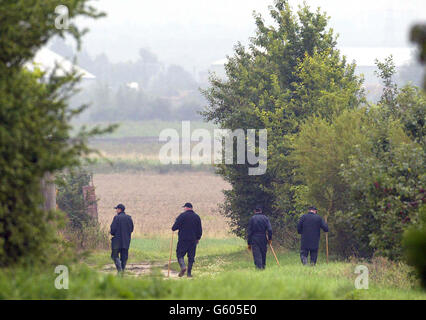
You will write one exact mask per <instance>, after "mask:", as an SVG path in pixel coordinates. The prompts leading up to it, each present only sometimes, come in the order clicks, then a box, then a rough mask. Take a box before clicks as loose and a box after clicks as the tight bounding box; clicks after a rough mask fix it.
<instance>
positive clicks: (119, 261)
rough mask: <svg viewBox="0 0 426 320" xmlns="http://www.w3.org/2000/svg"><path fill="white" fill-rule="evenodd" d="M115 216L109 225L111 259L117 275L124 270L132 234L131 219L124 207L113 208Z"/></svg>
mask: <svg viewBox="0 0 426 320" xmlns="http://www.w3.org/2000/svg"><path fill="white" fill-rule="evenodd" d="M114 209H115V210H116V213H117V215H116V216H115V217H114V220H113V221H112V223H111V231H110V233H111V235H112V236H113V237H112V239H111V249H112V253H111V258H112V260H113V261H114V263H115V266H116V268H117V271H118V273H122V272H123V271H124V269H125V268H126V262H127V258H128V256H129V247H130V240H131V234H132V232H133V220H132V217H131V216H129V215H127V214H126V213H125V212H124V210H125V209H126V208H125V207H124V205H122V204H119V205H117V206H116V207H114Z"/></svg>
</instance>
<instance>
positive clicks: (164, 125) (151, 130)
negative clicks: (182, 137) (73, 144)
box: [74, 120, 215, 139]
mask: <svg viewBox="0 0 426 320" xmlns="http://www.w3.org/2000/svg"><path fill="white" fill-rule="evenodd" d="M110 124H118V125H119V127H118V128H117V129H116V130H115V131H114V132H113V133H111V134H106V135H103V136H102V138H109V139H111V138H128V137H158V136H159V135H160V132H161V131H162V130H164V129H175V130H177V131H178V132H179V133H180V132H181V130H182V122H181V121H161V120H147V121H126V122H90V123H86V124H84V126H86V127H87V128H88V129H90V128H93V127H95V126H101V127H106V126H108V125H110ZM82 126H83V124H75V125H74V128H75V129H74V132H76V131H77V130H78V129H79V128H80V127H82ZM190 127H191V130H195V129H208V130H213V129H214V128H215V126H214V125H213V124H209V123H205V122H203V121H190Z"/></svg>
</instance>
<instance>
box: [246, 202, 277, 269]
mask: <svg viewBox="0 0 426 320" xmlns="http://www.w3.org/2000/svg"><path fill="white" fill-rule="evenodd" d="M266 232H268V238H266ZM268 241H269V243H271V241H272V227H271V222H270V221H269V219H268V217H266V216H265V215H264V214H263V212H262V207H261V206H256V209H255V210H254V215H253V216H252V217H251V218H250V221H249V224H248V228H247V242H248V249H249V250H251V251H252V253H253V259H254V264H255V266H256V268H257V269H265V265H266V252H267V250H268Z"/></svg>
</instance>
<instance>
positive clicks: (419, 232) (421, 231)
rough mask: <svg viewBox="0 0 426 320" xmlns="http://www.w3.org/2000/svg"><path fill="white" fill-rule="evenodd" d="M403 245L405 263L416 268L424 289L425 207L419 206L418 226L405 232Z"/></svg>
mask: <svg viewBox="0 0 426 320" xmlns="http://www.w3.org/2000/svg"><path fill="white" fill-rule="evenodd" d="M423 192H424V190H423ZM403 244H404V247H405V256H406V259H407V262H408V263H409V264H410V265H412V266H414V267H415V268H416V270H417V273H418V275H419V278H420V280H421V282H422V285H423V287H424V288H425V289H426V254H425V253H426V205H422V206H421V209H420V221H419V222H418V224H417V225H414V226H411V227H410V228H409V229H408V230H407V231H406V232H405V234H404V239H403Z"/></svg>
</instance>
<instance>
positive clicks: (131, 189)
mask: <svg viewBox="0 0 426 320" xmlns="http://www.w3.org/2000/svg"><path fill="white" fill-rule="evenodd" d="M93 180H94V184H95V187H96V196H97V198H98V199H99V201H98V212H99V222H100V223H101V224H102V226H103V227H105V228H109V226H110V224H111V221H112V219H113V217H114V215H115V210H114V209H113V207H114V206H115V205H117V204H118V203H123V204H124V205H125V206H126V212H127V213H128V214H130V215H131V216H132V218H133V221H134V225H135V232H134V236H136V237H152V236H170V235H171V226H172V225H173V223H174V220H175V219H176V217H177V216H178V215H179V213H181V212H182V211H183V209H182V206H183V204H184V203H185V202H191V203H192V204H193V205H194V211H195V212H197V213H198V214H199V215H200V217H201V220H202V225H203V230H204V235H205V236H207V237H213V238H224V237H228V236H229V227H228V224H227V222H226V219H225V218H224V217H223V216H222V215H221V214H220V213H219V208H218V206H219V205H220V204H221V203H222V202H223V199H224V197H223V193H222V190H224V189H229V188H230V186H229V184H228V183H227V182H225V181H224V180H223V179H222V178H221V177H220V176H217V175H214V174H211V173H207V172H185V173H168V174H159V173H154V172H140V173H131V172H125V173H107V174H95V175H94V178H93Z"/></svg>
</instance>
